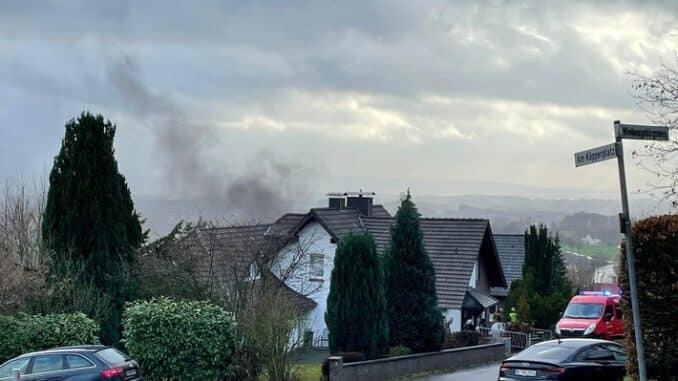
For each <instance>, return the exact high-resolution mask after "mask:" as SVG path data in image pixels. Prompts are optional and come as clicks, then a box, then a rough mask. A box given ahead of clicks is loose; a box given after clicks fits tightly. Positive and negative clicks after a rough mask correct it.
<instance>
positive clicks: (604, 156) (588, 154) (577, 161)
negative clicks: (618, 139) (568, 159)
mask: <svg viewBox="0 0 678 381" xmlns="http://www.w3.org/2000/svg"><path fill="white" fill-rule="evenodd" d="M616 157H617V151H616V148H615V143H611V144H607V145H604V146H600V147H596V148H591V149H589V150H586V151H581V152H577V153H575V154H574V166H575V167H582V166H584V165H589V164H593V163H597V162H599V161H603V160H609V159H614V158H616Z"/></svg>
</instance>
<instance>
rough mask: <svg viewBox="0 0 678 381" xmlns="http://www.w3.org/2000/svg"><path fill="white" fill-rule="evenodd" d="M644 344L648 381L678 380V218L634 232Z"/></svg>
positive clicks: (629, 334) (631, 362)
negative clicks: (677, 308) (677, 307)
mask: <svg viewBox="0 0 678 381" xmlns="http://www.w3.org/2000/svg"><path fill="white" fill-rule="evenodd" d="M632 234H633V244H634V254H635V265H636V277H637V279H638V294H639V302H640V317H641V319H640V320H641V322H642V327H641V329H642V331H643V343H644V345H645V360H646V365H647V373H648V378H649V379H652V380H658V381H663V380H676V379H678V334H677V333H676V332H678V319H676V305H678V215H666V216H660V217H651V218H647V219H645V220H641V221H638V222H636V223H635V224H634V225H633V229H632ZM624 250H625V245H624V244H622V253H621V254H622V255H621V256H620V270H621V271H619V286H620V288H621V289H622V290H623V293H622V308H623V310H624V326H625V327H624V328H625V329H624V333H625V340H626V348H627V349H628V355H629V356H628V361H627V373H628V375H629V376H630V378H631V379H632V380H638V368H637V357H636V344H635V337H634V330H633V317H632V314H631V293H630V292H629V290H630V289H629V284H628V272H627V266H626V255H625V251H624Z"/></svg>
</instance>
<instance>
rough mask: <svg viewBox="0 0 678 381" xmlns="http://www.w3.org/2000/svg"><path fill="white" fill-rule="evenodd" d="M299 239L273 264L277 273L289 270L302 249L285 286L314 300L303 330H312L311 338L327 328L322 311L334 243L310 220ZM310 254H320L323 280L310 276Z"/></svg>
mask: <svg viewBox="0 0 678 381" xmlns="http://www.w3.org/2000/svg"><path fill="white" fill-rule="evenodd" d="M298 236H299V240H298V241H297V242H295V243H291V244H289V245H287V246H286V247H284V248H283V249H282V250H281V251H280V253H279V255H278V258H279V261H278V263H277V264H276V265H275V266H274V272H275V273H276V275H278V276H282V273H283V272H284V271H285V270H286V269H288V268H289V267H290V265H291V263H292V262H293V261H294V260H293V258H294V257H295V255H298V254H299V253H300V248H302V251H301V252H302V253H303V254H304V255H303V258H301V260H300V261H299V266H297V268H296V269H295V270H296V271H295V275H294V276H293V277H292V278H291V279H289V281H287V282H286V283H287V285H288V286H290V287H291V288H292V289H294V290H295V291H297V292H299V293H301V294H304V295H307V296H308V297H309V298H311V299H313V300H314V301H315V302H316V303H317V306H316V307H315V308H314V309H313V310H311V311H310V312H309V314H308V315H307V322H306V330H310V331H313V337H314V338H315V337H318V336H319V335H322V333H323V331H324V330H325V328H326V325H325V311H326V310H327V296H328V295H329V293H330V275H331V274H332V267H333V266H334V253H335V251H336V249H337V245H336V244H334V243H331V242H330V239H331V237H330V235H329V233H327V231H326V230H325V229H324V228H323V227H322V225H320V224H319V223H317V222H310V223H309V224H307V225H306V226H305V227H304V228H303V229H302V230H301V231H300V232H299V234H298ZM311 254H322V255H323V262H324V263H323V276H322V279H317V278H315V279H313V280H311V279H310V267H311Z"/></svg>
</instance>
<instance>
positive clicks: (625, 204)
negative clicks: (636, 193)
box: [574, 120, 669, 381]
mask: <svg viewBox="0 0 678 381" xmlns="http://www.w3.org/2000/svg"><path fill="white" fill-rule="evenodd" d="M614 136H615V142H614V143H612V144H608V145H604V146H601V147H597V148H592V149H590V150H586V151H582V152H577V153H575V154H574V165H575V167H581V166H584V165H588V164H593V163H597V162H600V161H604V160H608V159H612V158H614V157H616V158H617V165H618V167H619V188H620V191H621V201H622V210H623V213H622V214H621V215H620V219H621V225H622V226H621V227H622V228H623V234H624V238H625V241H626V264H627V267H628V271H629V288H630V289H631V309H632V311H631V312H632V313H633V330H634V334H635V341H636V353H637V358H638V373H639V376H640V381H647V371H646V369H645V349H644V348H643V333H642V331H641V330H640V304H639V302H638V283H637V280H636V265H635V259H634V253H633V237H632V236H631V217H630V213H629V199H628V192H627V190H626V172H625V170H624V145H623V143H622V139H636V140H664V141H665V140H669V128H668V127H664V126H645V125H640V124H622V123H621V122H620V121H618V120H615V121H614Z"/></svg>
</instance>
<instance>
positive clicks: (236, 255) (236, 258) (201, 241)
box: [189, 224, 277, 282]
mask: <svg viewBox="0 0 678 381" xmlns="http://www.w3.org/2000/svg"><path fill="white" fill-rule="evenodd" d="M270 227H271V225H269V224H261V225H247V226H228V227H218V228H206V229H197V230H195V231H194V232H193V233H192V234H191V235H189V237H190V239H192V240H193V241H194V243H193V244H192V247H193V249H194V250H195V249H198V250H201V251H202V254H203V255H202V256H201V257H202V261H203V262H204V264H203V266H201V268H203V269H204V272H205V274H204V276H205V277H208V276H209V275H210V274H208V272H209V271H212V275H213V276H216V277H217V278H218V279H219V280H221V281H225V282H228V281H232V280H233V279H234V278H235V276H245V275H247V271H248V268H249V265H250V264H251V263H252V262H253V261H254V260H255V258H256V256H257V255H258V256H260V259H262V260H266V259H267V258H268V257H270V256H272V255H275V252H276V249H277V242H276V240H275V239H272V238H270V239H269V238H267V237H265V236H264V234H265V233H266V231H268V230H269V228H270Z"/></svg>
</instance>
